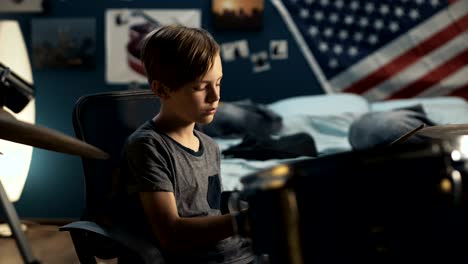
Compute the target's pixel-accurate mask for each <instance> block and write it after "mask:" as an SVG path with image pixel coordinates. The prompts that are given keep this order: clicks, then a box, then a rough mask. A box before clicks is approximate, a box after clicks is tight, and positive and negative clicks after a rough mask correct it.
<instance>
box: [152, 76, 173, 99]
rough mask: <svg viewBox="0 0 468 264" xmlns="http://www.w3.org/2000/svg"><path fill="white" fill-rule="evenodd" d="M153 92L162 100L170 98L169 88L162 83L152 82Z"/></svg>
mask: <svg viewBox="0 0 468 264" xmlns="http://www.w3.org/2000/svg"><path fill="white" fill-rule="evenodd" d="M151 91H153V93H154V94H155V95H156V96H158V97H159V98H161V99H166V98H168V97H169V91H168V89H167V87H166V86H165V85H164V84H162V83H161V82H160V81H157V80H154V81H152V82H151Z"/></svg>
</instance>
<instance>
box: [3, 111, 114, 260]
mask: <svg viewBox="0 0 468 264" xmlns="http://www.w3.org/2000/svg"><path fill="white" fill-rule="evenodd" d="M0 139H3V140H7V141H12V142H16V143H20V144H25V145H29V146H33V147H38V148H42V149H47V150H51V151H56V152H60V153H66V154H71V155H78V156H82V157H86V158H90V159H108V158H109V154H107V153H106V152H104V151H102V150H101V149H99V148H96V147H95V146H92V145H90V144H87V143H85V142H83V141H81V140H78V139H76V138H74V137H70V136H67V135H65V134H63V133H61V132H58V131H55V130H52V129H49V128H47V127H43V126H39V125H33V124H30V123H26V122H23V121H19V120H17V119H16V118H15V117H14V116H13V115H12V114H10V113H9V112H7V111H6V110H4V109H2V108H0ZM0 153H1V150H0ZM0 155H2V154H0ZM0 157H1V156H0ZM0 202H1V205H2V206H3V209H4V211H5V214H6V218H7V221H8V224H9V227H10V229H11V232H12V234H13V236H14V238H15V240H16V243H17V245H18V248H19V250H20V253H21V255H22V257H23V259H24V262H25V263H39V262H38V261H37V260H36V259H35V258H34V256H33V255H32V251H31V248H30V246H29V245H28V243H27V240H26V237H25V235H24V233H23V231H22V230H21V225H20V221H19V218H18V215H17V213H16V210H15V208H14V207H13V205H12V204H11V202H10V201H9V199H8V197H7V194H6V192H5V189H4V188H3V185H2V184H1V182H0Z"/></svg>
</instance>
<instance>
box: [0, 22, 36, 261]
mask: <svg viewBox="0 0 468 264" xmlns="http://www.w3.org/2000/svg"><path fill="white" fill-rule="evenodd" d="M33 95H34V90H32V71H31V64H30V63H29V57H28V53H27V50H26V44H25V43H24V39H23V35H22V34H21V29H20V26H19V23H18V22H17V21H11V20H6V21H0V110H1V111H0V114H2V115H3V118H9V117H10V115H11V116H12V117H11V118H12V119H15V120H21V121H22V122H29V123H34V119H35V103H34V96H33ZM0 152H1V155H0V205H1V207H2V208H3V211H4V212H5V213H6V217H7V221H8V224H9V227H10V229H11V232H12V233H13V235H14V237H15V239H16V243H17V245H18V248H19V250H20V253H21V255H22V257H23V259H24V262H25V263H39V262H38V261H37V260H36V259H35V258H34V256H33V254H32V250H31V247H30V246H29V244H28V243H27V241H26V236H25V235H24V233H23V232H22V231H21V225H20V221H19V218H18V215H17V214H16V210H15V208H14V207H13V205H12V203H11V202H13V201H17V200H19V198H20V196H21V193H22V191H23V187H24V183H25V182H26V178H27V176H28V172H29V166H30V164H31V157H32V147H31V146H28V145H24V144H17V143H14V142H10V141H6V140H1V139H0ZM4 186H5V188H4Z"/></svg>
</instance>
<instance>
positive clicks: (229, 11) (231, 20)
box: [211, 0, 265, 31]
mask: <svg viewBox="0 0 468 264" xmlns="http://www.w3.org/2000/svg"><path fill="white" fill-rule="evenodd" d="M264 4H265V2H264V0H212V2H211V5H212V11H213V15H214V26H215V28H216V29H217V30H236V31H243V30H244V31H251V30H260V29H261V28H262V26H263V10H264Z"/></svg>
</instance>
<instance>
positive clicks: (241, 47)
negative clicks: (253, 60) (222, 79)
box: [221, 39, 249, 62]
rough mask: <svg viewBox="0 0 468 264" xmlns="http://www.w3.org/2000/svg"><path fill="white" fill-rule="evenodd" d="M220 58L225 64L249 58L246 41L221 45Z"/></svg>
mask: <svg viewBox="0 0 468 264" xmlns="http://www.w3.org/2000/svg"><path fill="white" fill-rule="evenodd" d="M221 56H222V58H223V60H224V61H225V62H230V61H234V60H236V59H238V58H248V57H249V43H248V42H247V40H246V39H241V40H236V41H232V42H225V43H222V44H221Z"/></svg>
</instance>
